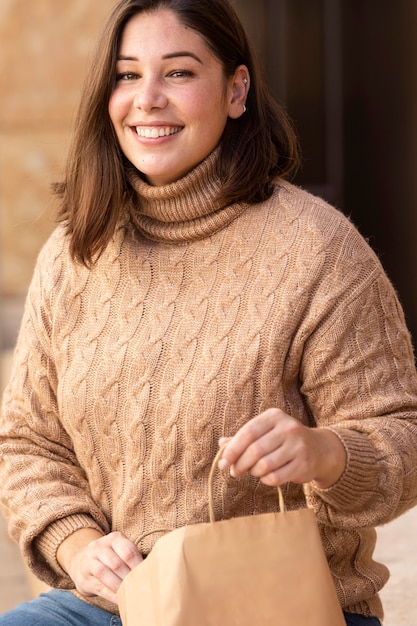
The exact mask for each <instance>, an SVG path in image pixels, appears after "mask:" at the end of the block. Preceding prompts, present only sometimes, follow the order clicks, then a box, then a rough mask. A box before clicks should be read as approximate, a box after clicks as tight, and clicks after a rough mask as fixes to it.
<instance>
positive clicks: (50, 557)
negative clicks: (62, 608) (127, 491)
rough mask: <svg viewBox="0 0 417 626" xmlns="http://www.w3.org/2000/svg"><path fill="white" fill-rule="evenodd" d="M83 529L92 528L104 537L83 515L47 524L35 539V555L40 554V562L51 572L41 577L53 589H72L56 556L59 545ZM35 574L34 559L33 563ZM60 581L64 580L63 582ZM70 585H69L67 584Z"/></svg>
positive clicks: (88, 518)
mask: <svg viewBox="0 0 417 626" xmlns="http://www.w3.org/2000/svg"><path fill="white" fill-rule="evenodd" d="M83 528H93V529H95V530H97V531H98V532H100V533H102V534H103V535H104V532H103V529H102V528H100V526H99V525H98V524H97V523H96V522H95V521H94V519H93V518H92V517H90V516H89V515H86V514H84V513H79V514H76V515H70V516H68V517H63V518H62V519H60V520H57V521H56V522H52V523H51V524H49V525H48V526H47V527H46V528H45V530H44V531H43V532H42V533H41V534H40V535H39V536H38V537H37V538H36V539H35V542H34V547H35V551H36V553H37V554H40V555H41V557H42V561H43V562H44V563H47V565H48V568H50V570H52V571H51V572H50V573H49V575H47V576H45V574H44V575H43V576H42V579H43V580H45V578H48V579H49V580H45V582H47V583H48V584H49V585H51V586H53V587H54V586H55V587H61V588H62V587H65V588H72V587H73V586H74V585H73V584H72V583H70V579H69V576H68V574H67V573H66V572H65V571H64V570H63V569H62V567H61V566H60V564H59V563H58V560H57V558H56V554H57V551H58V548H59V546H60V545H61V543H62V542H63V541H64V540H65V539H67V537H69V536H70V535H72V534H73V533H74V532H76V531H77V530H80V529H83ZM34 569H35V573H36V559H35V563H34ZM62 579H65V581H63V580H62ZM69 583H70V584H69Z"/></svg>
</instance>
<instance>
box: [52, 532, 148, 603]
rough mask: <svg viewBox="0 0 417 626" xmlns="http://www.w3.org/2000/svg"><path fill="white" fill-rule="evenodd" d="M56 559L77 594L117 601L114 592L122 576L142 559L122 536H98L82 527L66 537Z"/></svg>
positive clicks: (115, 533) (134, 546) (133, 546)
mask: <svg viewBox="0 0 417 626" xmlns="http://www.w3.org/2000/svg"><path fill="white" fill-rule="evenodd" d="M57 558H58V562H59V564H60V565H61V567H62V568H63V569H64V570H65V571H66V572H67V574H68V575H69V576H70V577H71V579H72V581H73V582H74V584H75V588H76V589H77V591H78V592H79V593H81V594H82V595H83V596H86V597H92V596H101V597H102V598H105V599H106V600H108V601H109V602H113V603H114V604H117V596H116V592H117V590H118V588H119V587H120V584H121V582H122V580H123V578H124V577H125V576H126V575H127V574H128V573H129V572H130V570H132V569H133V568H134V567H135V566H136V565H138V564H139V563H141V562H142V561H143V557H142V555H141V553H140V552H139V550H138V548H137V547H136V545H135V544H134V543H132V542H131V541H130V540H129V539H128V538H127V537H125V535H123V534H122V533H120V532H113V533H110V534H109V535H105V536H103V535H101V534H100V533H99V532H97V531H96V530H94V529H90V528H83V529H80V530H77V531H76V532H74V533H73V534H72V535H70V536H69V537H67V539H65V541H64V542H63V543H62V544H61V545H60V547H59V549H58V553H57Z"/></svg>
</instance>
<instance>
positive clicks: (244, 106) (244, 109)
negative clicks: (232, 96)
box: [242, 104, 246, 113]
mask: <svg viewBox="0 0 417 626" xmlns="http://www.w3.org/2000/svg"><path fill="white" fill-rule="evenodd" d="M242 108H243V112H244V113H246V105H245V104H242Z"/></svg>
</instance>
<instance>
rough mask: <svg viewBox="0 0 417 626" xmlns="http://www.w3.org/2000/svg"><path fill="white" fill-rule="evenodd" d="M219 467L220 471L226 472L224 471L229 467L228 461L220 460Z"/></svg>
mask: <svg viewBox="0 0 417 626" xmlns="http://www.w3.org/2000/svg"><path fill="white" fill-rule="evenodd" d="M217 467H218V468H219V469H220V470H224V469H226V468H227V467H229V463H228V461H227V459H220V461H219V462H218V464H217Z"/></svg>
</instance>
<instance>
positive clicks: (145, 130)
mask: <svg viewBox="0 0 417 626" xmlns="http://www.w3.org/2000/svg"><path fill="white" fill-rule="evenodd" d="M180 130H182V127H181V126H161V127H156V126H136V133H137V134H138V135H139V137H146V138H149V139H157V138H158V137H169V136H170V135H175V134H176V133H179V132H180Z"/></svg>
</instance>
